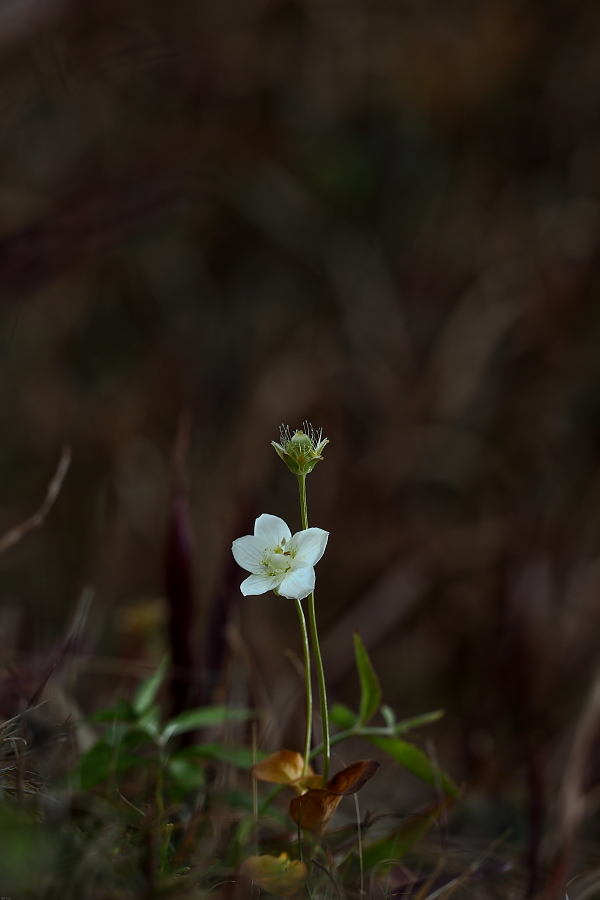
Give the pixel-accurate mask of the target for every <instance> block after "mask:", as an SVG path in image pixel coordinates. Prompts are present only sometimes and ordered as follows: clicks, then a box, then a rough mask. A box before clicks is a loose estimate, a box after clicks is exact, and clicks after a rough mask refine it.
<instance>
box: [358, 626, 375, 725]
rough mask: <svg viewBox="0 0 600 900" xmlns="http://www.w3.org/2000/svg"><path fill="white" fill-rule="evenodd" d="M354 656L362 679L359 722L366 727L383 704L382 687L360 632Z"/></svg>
mask: <svg viewBox="0 0 600 900" xmlns="http://www.w3.org/2000/svg"><path fill="white" fill-rule="evenodd" d="M354 654H355V656H356V668H357V669H358V677H359V678H360V709H359V713H358V721H359V723H360V724H361V725H366V724H367V722H368V721H369V719H371V718H372V717H373V716H374V715H375V713H376V712H377V710H378V709H379V704H380V703H381V687H380V686H379V679H378V678H377V675H376V674H375V669H374V668H373V665H372V663H371V660H370V659H369V654H368V653H367V651H366V649H365V645H364V644H363V642H362V641H361V639H360V635H359V633H358V631H355V632H354Z"/></svg>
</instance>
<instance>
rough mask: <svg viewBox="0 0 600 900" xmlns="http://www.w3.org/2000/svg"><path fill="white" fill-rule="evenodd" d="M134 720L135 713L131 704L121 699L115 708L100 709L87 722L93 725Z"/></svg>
mask: <svg viewBox="0 0 600 900" xmlns="http://www.w3.org/2000/svg"><path fill="white" fill-rule="evenodd" d="M134 719H135V712H134V710H133V707H132V705H131V703H129V701H127V700H125V699H124V698H123V697H120V698H119V699H118V700H117V702H116V703H115V705H114V706H109V707H108V708H107V709H99V710H98V711H97V712H95V713H92V714H91V716H88V717H87V719H86V720H85V721H87V722H93V723H102V722H133V721H134Z"/></svg>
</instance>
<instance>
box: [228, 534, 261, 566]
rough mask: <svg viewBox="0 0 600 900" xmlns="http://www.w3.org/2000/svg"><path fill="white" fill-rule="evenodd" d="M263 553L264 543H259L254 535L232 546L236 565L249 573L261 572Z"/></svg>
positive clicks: (242, 538)
mask: <svg viewBox="0 0 600 900" xmlns="http://www.w3.org/2000/svg"><path fill="white" fill-rule="evenodd" d="M263 551H264V547H263V546H262V541H257V540H256V538H255V537H254V535H253V534H246V535H244V537H241V538H238V539H237V541H234V542H233V544H232V545H231V552H232V553H233V558H234V559H235V561H236V563H237V564H238V566H241V567H242V569H247V571H248V572H258V571H259V570H260V568H261V563H262V558H263Z"/></svg>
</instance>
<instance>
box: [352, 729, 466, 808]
mask: <svg viewBox="0 0 600 900" xmlns="http://www.w3.org/2000/svg"><path fill="white" fill-rule="evenodd" d="M365 737H366V738H367V740H368V741H370V742H371V743H372V744H374V745H375V746H376V747H379V749H380V750H384V751H385V753H388V754H389V755H390V756H391V757H392V759H395V760H396V762H398V763H400V765H401V766H404V768H405V769H408V771H409V772H412V773H413V775H416V776H417V778H421V779H422V780H423V781H426V782H427V784H430V785H432V786H433V787H438V785H439V786H440V787H441V788H442V790H443V791H444V793H445V794H446V795H447V796H449V797H459V796H460V791H459V790H458V788H457V787H456V785H455V784H454V782H453V781H452V779H451V778H450V777H449V776H448V775H446V774H445V773H444V772H442V770H441V769H438V768H435V767H434V766H433V764H432V762H431V760H430V759H429V757H428V756H427V754H425V753H423V751H422V750H419V748H418V747H415V745H414V744H409V743H408V741H403V740H401V739H400V738H388V737H375V736H372V735H370V734H369V735H365Z"/></svg>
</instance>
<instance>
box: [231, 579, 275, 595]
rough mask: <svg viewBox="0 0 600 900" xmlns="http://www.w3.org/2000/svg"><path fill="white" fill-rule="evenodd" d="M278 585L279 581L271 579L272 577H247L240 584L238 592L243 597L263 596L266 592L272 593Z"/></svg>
mask: <svg viewBox="0 0 600 900" xmlns="http://www.w3.org/2000/svg"><path fill="white" fill-rule="evenodd" d="M278 583H279V579H278V578H273V576H272V575H249V576H248V578H246V580H245V581H242V583H241V584H240V591H241V592H242V594H243V595H244V597H247V596H248V594H264V593H265V592H266V591H272V590H273V588H275V587H277V584H278Z"/></svg>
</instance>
